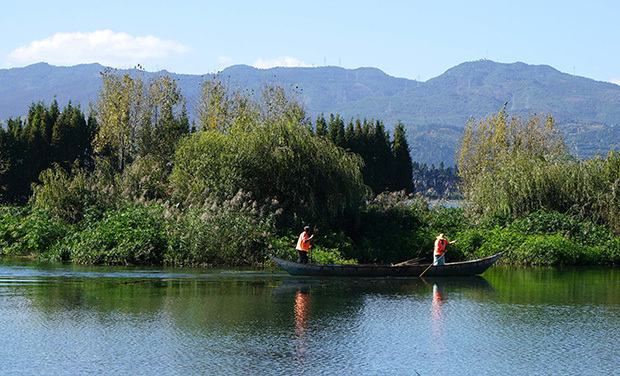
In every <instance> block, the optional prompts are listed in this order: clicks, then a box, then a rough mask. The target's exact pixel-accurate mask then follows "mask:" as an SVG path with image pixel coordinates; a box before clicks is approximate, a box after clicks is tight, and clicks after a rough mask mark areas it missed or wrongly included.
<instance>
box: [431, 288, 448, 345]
mask: <svg viewBox="0 0 620 376" xmlns="http://www.w3.org/2000/svg"><path fill="white" fill-rule="evenodd" d="M444 301H445V295H444V286H443V285H441V284H440V285H437V284H436V283H434V284H433V303H432V305H431V333H432V336H433V338H432V340H433V342H434V343H435V344H436V345H441V343H442V334H443V307H442V306H443V304H444Z"/></svg>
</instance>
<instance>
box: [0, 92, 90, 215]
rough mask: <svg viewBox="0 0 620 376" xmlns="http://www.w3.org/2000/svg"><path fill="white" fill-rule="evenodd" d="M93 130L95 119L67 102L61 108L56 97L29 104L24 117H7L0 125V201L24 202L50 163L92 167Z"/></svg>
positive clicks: (50, 165) (67, 166) (64, 165)
mask: <svg viewBox="0 0 620 376" xmlns="http://www.w3.org/2000/svg"><path fill="white" fill-rule="evenodd" d="M96 132H97V122H96V120H95V118H94V117H91V116H89V117H88V118H87V117H86V116H85V115H84V113H83V111H82V110H81V108H80V106H73V105H72V104H71V103H70V102H69V104H67V105H66V106H65V107H64V108H63V109H62V111H61V110H60V108H59V106H58V102H57V101H56V100H54V101H53V102H52V104H51V105H50V106H49V107H46V106H45V104H44V103H43V102H37V103H32V104H31V105H30V107H29V110H28V115H27V116H26V117H25V118H24V119H23V120H22V119H21V118H9V119H8V120H7V122H6V129H4V128H3V127H0V202H4V203H7V202H15V203H24V202H26V201H27V200H28V198H29V197H30V193H31V189H30V185H31V184H32V183H33V182H35V181H37V178H38V176H39V173H40V172H41V171H43V170H45V169H48V168H50V167H52V166H53V165H59V166H62V167H63V168H70V167H71V166H72V165H73V164H74V163H77V164H78V165H79V166H81V167H84V168H92V151H93V147H92V141H93V138H94V136H95V134H96Z"/></svg>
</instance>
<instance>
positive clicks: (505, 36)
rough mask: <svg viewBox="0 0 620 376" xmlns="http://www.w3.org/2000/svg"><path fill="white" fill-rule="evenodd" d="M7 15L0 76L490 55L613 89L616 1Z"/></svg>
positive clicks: (123, 6)
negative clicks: (42, 66) (44, 65)
mask: <svg viewBox="0 0 620 376" xmlns="http://www.w3.org/2000/svg"><path fill="white" fill-rule="evenodd" d="M2 8H3V9H2V13H1V14H0V68H1V69H6V68H12V67H23V66H26V65H29V64H33V63H37V62H41V61H44V62H48V63H50V64H53V65H61V66H64V65H75V64H80V63H91V62H99V63H101V64H104V65H107V66H113V67H118V68H129V67H133V66H136V65H137V64H141V65H142V66H143V67H144V68H145V69H147V70H149V71H156V70H160V69H166V70H168V71H172V72H177V73H192V74H203V73H214V72H217V71H220V70H222V69H224V68H225V67H227V66H230V65H233V64H247V65H253V66H256V67H259V68H269V67H272V66H323V65H335V66H342V67H344V68H358V67H376V68H379V69H381V70H383V71H384V72H386V73H387V74H390V75H392V76H396V77H405V78H410V79H418V80H421V81H426V80H428V79H430V78H433V77H436V76H438V75H440V74H442V73H443V72H445V71H446V70H447V69H449V68H451V67H453V66H455V65H457V64H460V63H462V62H465V61H472V60H478V59H483V58H487V59H490V60H493V61H497V62H502V63H513V62H516V61H521V62H524V63H528V64H546V65H550V66H552V67H554V68H556V69H558V70H560V71H562V72H565V73H570V74H576V75H579V76H584V77H589V78H593V79H595V80H600V81H610V82H616V83H620V48H619V47H620V22H618V21H619V20H618V17H619V16H620V2H617V1H603V0H589V1H572V0H564V1H545V0H536V1H533V0H521V1H501V0H488V1H487V0H480V1H475V0H473V1H448V0H435V1H428V0H425V1H389V0H385V1H383V2H380V1H376V0H373V1H365V0H358V1H335V0H332V1H323V0H314V1H294V0H289V1H235V0H228V1H223V0H218V1H182V0H181V1H176V2H171V1H157V0H151V1H132V0H124V1H117V0H110V1H106V2H101V3H99V2H85V1H83V0H82V1H71V0H56V1H54V2H49V5H43V4H41V2H39V1H29V0H22V1H11V2H10V3H8V4H7V3H4V4H3V7H2Z"/></svg>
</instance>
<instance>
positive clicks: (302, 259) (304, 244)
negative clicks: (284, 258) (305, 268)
mask: <svg viewBox="0 0 620 376" xmlns="http://www.w3.org/2000/svg"><path fill="white" fill-rule="evenodd" d="M311 232H312V231H311V230H310V227H308V226H306V227H304V232H302V233H301V234H300V235H299V239H298V240H297V247H296V249H297V252H298V253H299V261H298V262H299V263H301V264H307V263H308V251H309V250H310V240H312V238H314V234H313V235H310V233H311Z"/></svg>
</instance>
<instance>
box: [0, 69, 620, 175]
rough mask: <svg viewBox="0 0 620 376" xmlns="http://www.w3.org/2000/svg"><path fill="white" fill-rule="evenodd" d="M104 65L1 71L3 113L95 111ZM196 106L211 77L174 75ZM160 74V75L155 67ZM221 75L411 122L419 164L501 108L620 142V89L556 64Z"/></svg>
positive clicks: (436, 157) (344, 109)
mask: <svg viewBox="0 0 620 376" xmlns="http://www.w3.org/2000/svg"><path fill="white" fill-rule="evenodd" d="M104 69H105V67H103V66H101V65H99V64H84V65H76V66H72V67H56V66H51V65H49V64H45V63H39V64H34V65H30V66H27V67H24V68H12V69H2V70H0V119H7V118H9V117H16V116H21V115H24V114H26V112H27V110H28V106H29V105H30V103H32V102H37V101H44V102H45V103H46V104H49V103H51V101H52V100H53V99H54V98H56V100H57V101H58V103H59V105H60V106H61V107H64V106H65V105H66V104H67V103H68V101H69V100H71V101H72V103H73V104H78V103H79V104H81V106H82V108H83V109H85V110H86V112H88V111H87V110H88V106H89V102H92V101H94V100H95V99H96V97H97V93H98V92H99V88H100V84H101V77H100V72H102V71H103V70H104ZM158 73H166V74H169V75H170V76H171V77H172V78H174V79H176V80H177V81H178V83H179V85H180V87H181V90H182V92H183V95H185V97H186V98H187V99H188V107H189V108H188V109H189V111H190V113H192V111H193V105H194V101H195V99H196V98H197V96H198V93H199V89H200V83H201V82H202V81H203V80H204V79H205V77H206V76H208V75H184V74H176V73H169V72H165V71H163V72H158ZM152 74H156V73H152ZM220 75H221V76H222V77H223V78H225V79H226V80H228V81H229V82H230V84H231V85H234V86H238V87H241V88H244V89H250V90H252V89H253V90H256V89H259V88H260V86H261V85H262V84H265V83H277V84H280V85H281V86H283V87H289V86H291V85H292V86H293V87H296V88H298V91H299V92H300V93H301V98H302V100H303V101H304V102H305V104H306V108H307V110H308V112H309V115H310V116H311V117H312V119H313V120H314V119H316V116H317V115H318V114H320V113H324V114H325V115H326V116H328V115H329V114H330V113H334V114H336V113H337V114H340V115H341V116H342V117H344V118H345V119H346V120H348V119H351V118H358V117H359V118H362V119H363V118H367V119H379V120H382V121H383V122H384V123H385V125H386V127H387V129H393V126H394V125H395V124H396V122H397V121H398V120H400V121H402V122H403V123H405V125H406V128H407V132H408V136H409V141H410V145H411V148H412V156H413V158H414V160H416V161H420V162H426V163H428V164H431V163H435V164H438V163H439V162H440V161H444V163H445V164H446V165H452V164H453V163H454V149H455V147H456V145H457V143H458V138H459V137H460V134H461V132H462V129H463V128H464V127H465V124H466V122H467V120H468V119H470V118H471V117H472V116H473V117H475V118H476V119H480V118H482V117H484V116H486V115H488V114H491V113H495V112H497V111H499V110H500V109H501V108H502V107H503V105H504V103H508V105H507V110H508V112H509V113H510V114H512V115H525V116H527V115H529V114H530V113H532V112H536V113H546V114H551V115H553V116H554V118H555V119H556V121H557V122H558V123H559V124H560V125H561V128H562V130H563V131H564V132H565V134H566V136H567V139H568V141H569V142H571V143H572V145H573V148H574V150H573V151H574V153H575V154H576V155H579V156H583V157H589V156H591V155H593V154H595V153H597V152H599V151H600V152H603V153H605V152H606V151H607V150H609V148H610V147H615V148H617V149H618V148H620V128H617V127H616V126H617V125H618V124H620V86H619V85H616V84H612V83H608V82H600V81H595V80H591V79H588V78H584V77H578V76H574V75H570V74H566V73H562V72H559V71H558V70H556V69H554V68H552V67H550V66H546V65H528V64H524V63H513V64H504V63H496V62H493V61H490V60H479V61H473V62H466V63H462V64H460V65H458V66H455V67H453V68H451V69H449V70H447V71H446V72H445V73H443V74H442V75H440V76H438V77H435V78H433V79H430V80H428V81H425V82H419V81H415V80H409V79H404V78H396V77H392V76H389V75H387V74H385V73H384V72H382V71H381V70H379V69H376V68H358V69H344V68H339V67H316V68H272V69H257V68H253V67H250V66H246V65H236V66H232V67H229V68H226V69H225V70H224V71H222V72H221V73H220Z"/></svg>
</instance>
